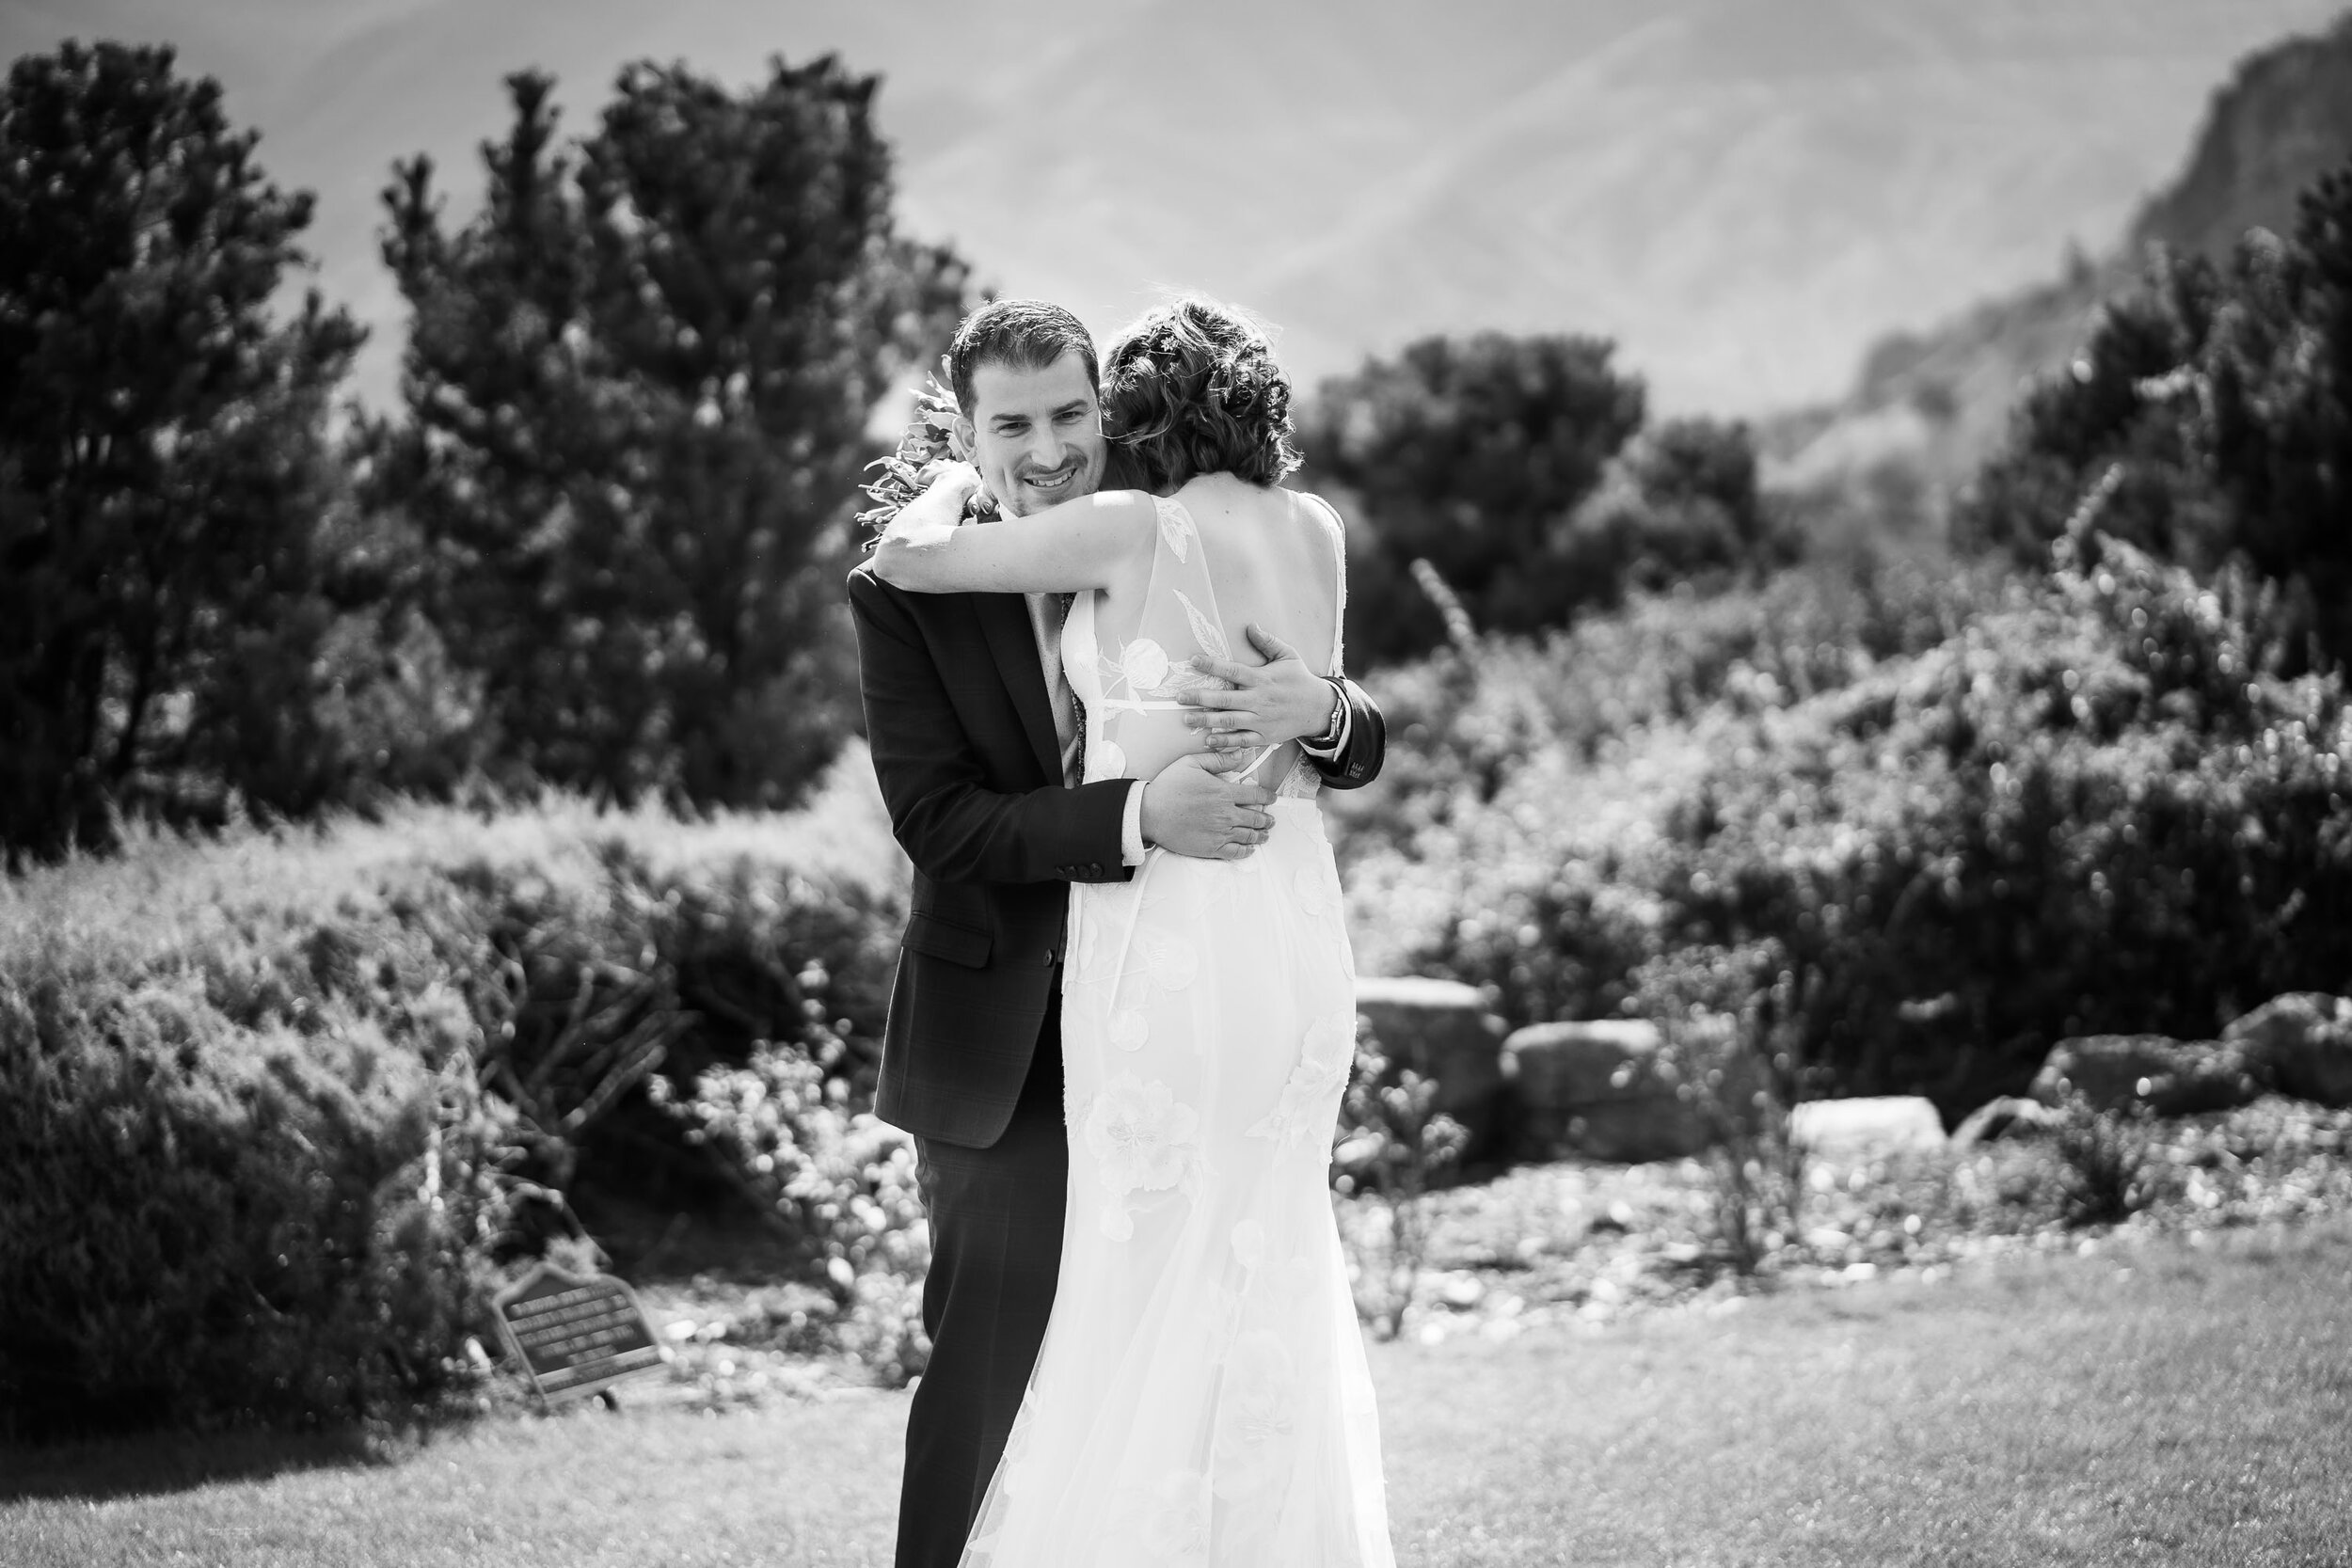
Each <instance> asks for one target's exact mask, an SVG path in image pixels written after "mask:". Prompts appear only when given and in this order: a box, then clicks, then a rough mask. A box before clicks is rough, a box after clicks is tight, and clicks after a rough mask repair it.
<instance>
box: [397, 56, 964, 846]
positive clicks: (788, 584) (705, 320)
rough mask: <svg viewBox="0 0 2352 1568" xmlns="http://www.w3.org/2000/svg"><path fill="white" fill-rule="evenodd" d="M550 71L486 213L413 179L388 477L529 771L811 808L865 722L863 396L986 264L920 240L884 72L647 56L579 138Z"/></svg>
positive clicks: (866, 399)
mask: <svg viewBox="0 0 2352 1568" xmlns="http://www.w3.org/2000/svg"><path fill="white" fill-rule="evenodd" d="M552 86H553V84H552V83H551V82H550V81H549V79H548V78H547V77H545V76H543V75H538V74H534V73H529V72H526V73H520V74H517V75H515V76H512V77H510V78H509V79H508V87H509V90H510V93H511V96H512V101H513V105H514V120H513V125H512V128H511V129H510V131H509V133H508V134H507V135H506V137H505V139H504V140H503V141H501V142H498V143H493V144H485V146H484V148H483V158H484V162H485V168H486V171H487V174H488V181H487V186H488V198H487V200H486V202H485V207H484V209H483V211H482V212H481V214H479V215H478V216H476V217H475V218H474V219H473V220H472V221H470V222H469V223H468V224H466V225H465V226H463V227H462V228H459V229H456V230H454V231H452V230H449V229H448V228H447V227H446V226H445V224H444V222H443V215H442V212H441V207H440V204H439V201H438V199H437V197H436V195H435V191H434V186H433V180H432V176H433V171H432V167H431V165H430V163H429V161H427V160H425V159H423V158H421V157H420V158H417V159H413V160H410V161H408V162H406V163H405V164H403V165H401V166H398V167H397V169H396V171H395V182H394V183H393V185H392V186H391V188H390V189H389V190H388V191H387V193H386V203H387V207H388V210H389V219H390V221H389V226H388V229H387V231H386V234H385V241H384V253H385V258H386V260H387V261H388V262H389V265H390V266H391V268H392V270H393V272H394V274H395V275H396V276H397V277H398V278H399V281H400V286H401V289H402V292H403V293H405V295H406V297H407V299H408V301H409V303H410V305H411V306H412V307H413V309H414V321H415V325H414V330H413V336H412V338H411V340H410V344H409V349H408V354H407V358H406V362H405V373H404V378H403V401H404V404H405V420H404V422H403V423H402V424H401V425H399V426H398V427H388V428H386V429H384V430H382V431H379V432H378V433H377V447H378V458H377V462H376V465H375V467H376V471H377V484H378V493H379V494H380V495H381V496H382V497H383V498H385V499H387V500H388V501H389V502H390V503H391V504H393V505H395V506H397V507H398V508H399V509H401V510H402V511H403V512H405V514H406V515H407V516H408V517H409V519H410V520H411V521H412V522H413V523H414V525H415V526H416V527H417V528H418V530H419V531H421V534H422V536H423V538H424V539H425V540H426V542H427V546H428V548H429V550H430V551H431V554H432V566H431V569H430V573H429V576H430V579H431V584H432V586H431V589H430V594H431V597H432V613H433V615H434V618H435V619H436V621H437V624H438V625H439V626H440V628H441V631H442V634H443V636H444V637H445V638H446V639H447V641H448V642H449V645H450V647H451V649H452V652H453V656H454V657H456V658H457V660H458V661H459V662H460V663H462V664H464V665H466V666H468V667H469V668H470V669H472V670H474V671H476V672H478V673H480V675H481V677H482V679H483V682H484V684H485V702H486V704H487V705H488V708H489V713H490V719H491V721H492V722H493V723H494V724H495V726H496V728H497V731H498V736H499V738H498V745H499V748H500V751H501V754H502V756H503V757H504V758H505V759H506V761H507V762H508V763H509V764H510V765H511V766H512V767H513V768H516V769H517V770H520V771H526V772H528V773H529V774H531V775H532V776H536V777H539V778H543V779H548V780H553V781H558V782H562V783H565V784H573V785H577V786H581V787H587V788H591V789H595V790H597V791H601V792H605V793H609V794H612V795H614V796H618V797H620V798H624V799H628V798H633V797H636V796H639V795H642V794H644V793H646V792H649V791H652V792H660V793H663V794H669V795H675V796H679V797H683V798H685V799H687V800H696V801H713V802H730V803H745V804H766V805H777V804H783V803H785V802H787V801H788V800H790V799H791V798H792V796H793V794H794V793H795V792H796V791H797V790H798V789H799V788H800V787H801V785H802V784H804V783H805V782H806V780H807V779H808V778H809V777H810V776H811V775H812V774H813V772H814V771H815V768H816V767H817V766H818V764H820V763H821V762H822V761H823V760H824V758H825V757H826V756H827V755H828V754H829V753H830V751H831V749H832V747H833V745H834V743H835V742H836V741H837V738H838V736H839V735H840V734H841V733H842V732H843V731H844V729H845V728H846V727H847V726H848V724H849V722H850V714H849V711H848V708H847V704H848V703H849V702H850V700H851V698H852V694H853V689H854V681H853V679H852V677H851V674H850V667H849V665H848V664H847V662H846V655H845V647H846V644H845V643H844V642H843V641H842V639H841V637H840V634H839V628H838V626H837V624H836V623H837V622H838V619H839V609H838V604H839V597H840V594H839V582H838V575H839V572H840V570H841V569H842V568H843V567H844V566H845V565H846V562H847V551H848V549H849V548H850V528H849V513H850V502H851V501H852V500H853V499H854V494H855V489H854V487H855V481H856V477H857V472H858V469H859V467H861V465H862V464H863V463H864V461H865V460H866V457H867V456H868V455H869V453H868V452H867V451H866V443H865V439H864V435H863V431H864V426H865V422H866V417H867V411H868V409H869V408H870V407H871V406H872V405H873V404H874V403H875V402H876V400H877V399H878V398H879V397H880V396H881V395H882V392H883V391H884V390H885V389H886V387H887V384H888V381H889V378H890V377H891V376H892V375H893V374H895V373H899V372H903V371H904V370H905V369H906V368H907V367H909V366H910V365H911V364H913V363H914V362H915V361H916V360H917V358H918V357H920V356H922V355H924V354H925V353H926V352H927V351H929V350H930V349H931V348H932V347H933V346H935V344H936V343H937V342H938V341H940V340H941V339H944V337H945V336H946V328H947V326H948V325H950V324H951V322H952V320H953V318H954V315H955V313H956V311H957V310H958V309H959V308H960V307H961V304H962V303H963V299H964V292H965V284H964V269H963V267H962V264H961V262H959V261H957V260H956V259H955V258H954V257H952V256H951V255H949V254H947V253H946V251H944V250H937V249H929V248H925V247H920V246H917V245H912V244H910V243H908V242H906V241H904V240H901V239H899V238H898V237H897V236H896V234H895V233H894V231H893V227H892V218H891V213H890V197H891V185H890V173H889V150H888V148H887V146H886V144H885V143H884V142H883V140H882V136H881V135H880V133H879V132H878V131H877V129H876V128H875V126H874V123H873V118H872V100H873V94H874V90H875V87H876V83H875V81H874V79H873V78H870V77H857V76H853V75H850V74H849V73H848V72H846V71H843V70H842V69H841V68H840V67H839V66H838V65H837V64H836V63H835V62H834V61H833V60H832V59H831V58H825V59H820V60H818V61H816V62H815V63H813V64H810V65H807V66H803V67H798V68H792V67H787V66H786V65H785V64H784V63H783V62H782V61H781V60H777V61H774V62H771V71H770V73H769V77H768V79H767V81H766V82H765V83H764V84H761V85H759V86H756V87H753V88H751V89H749V90H748V91H745V92H742V93H739V94H738V93H730V92H728V91H726V90H725V89H723V88H722V87H719V86H717V85H715V84H713V83H711V82H709V81H707V80H705V79H703V78H701V77H698V76H696V75H694V74H692V73H691V72H690V71H687V70H686V69H685V68H684V67H682V66H678V67H668V68H660V67H655V66H652V65H635V66H631V67H629V68H628V69H627V70H625V71H622V72H621V74H620V76H619V79H618V81H617V83H616V85H615V89H614V97H613V99H612V102H611V103H610V104H609V105H608V106H607V107H606V109H605V111H604V114H603V117H602V120H601V123H600V124H599V126H598V127H597V129H596V132H595V134H594V135H590V136H588V137H586V138H585V139H584V140H582V141H580V142H579V143H578V144H575V145H571V146H566V145H564V143H562V142H561V141H560V139H559V135H558V129H557V121H556V111H555V108H554V105H553V102H552V96H551V94H552Z"/></svg>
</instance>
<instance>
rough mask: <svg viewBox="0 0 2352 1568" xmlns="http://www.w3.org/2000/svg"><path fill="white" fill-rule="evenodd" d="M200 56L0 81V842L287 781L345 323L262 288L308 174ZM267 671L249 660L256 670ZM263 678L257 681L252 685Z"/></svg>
mask: <svg viewBox="0 0 2352 1568" xmlns="http://www.w3.org/2000/svg"><path fill="white" fill-rule="evenodd" d="M255 141H256V137H255V136H254V135H253V134H252V133H251V132H237V131H234V130H232V129H231V128H230V124H229V122H228V120H227V119H226V117H225V115H224V114H223V112H222V107H221V93H220V87H219V86H218V84H216V83H215V82H213V81H211V80H209V79H199V80H195V81H190V80H186V79H184V78H182V77H180V76H179V75H177V74H176V73H175V71H174V69H173V56H172V53H171V51H170V50H168V49H164V48H130V47H126V46H123V45H119V44H112V43H102V44H99V45H97V46H95V47H86V46H84V45H81V44H77V43H71V42H69V43H67V44H65V45H64V46H63V47H61V48H60V49H58V50H57V51H56V53H54V54H46V55H27V56H25V57H24V58H22V59H20V60H18V61H17V62H16V63H15V65H14V66H13V67H11V68H10V70H9V72H8V81H7V85H6V87H5V88H0V733H4V734H5V736H6V743H5V744H4V745H0V843H5V844H6V845H7V846H8V848H9V850H10V853H11V855H12V856H13V855H15V854H19V853H22V852H24V851H28V850H29V851H32V852H36V853H45V852H53V851H55V850H56V849H58V848H60V847H63V846H64V845H66V844H67V843H68V842H70V841H72V840H75V839H79V840H80V841H82V842H85V843H94V842H103V839H104V837H105V835H106V832H107V822H108V814H109V811H110V809H112V808H114V807H118V806H133V805H138V806H156V807H159V808H161V809H164V810H167V811H183V810H193V811H199V812H217V811H219V810H221V809H223V807H224V805H225V800H226V797H227V796H228V795H229V794H230V792H235V793H240V794H244V795H246V796H248V797H250V798H252V799H255V800H258V801H260V802H261V803H263V804H269V805H276V806H279V807H282V808H285V809H299V808H300V807H302V806H303V805H305V804H306V803H308V801H309V800H310V799H312V798H314V797H315V794H316V792H317V790H318V789H319V787H320V786H321V785H320V781H319V780H318V779H316V778H315V777H314V776H313V775H312V774H311V773H310V772H309V771H308V770H307V769H306V768H303V767H302V766H300V763H299V753H300V752H302V750H303V747H302V746H301V744H300V743H299V741H298V740H297V739H294V738H292V729H294V728H298V727H299V726H300V725H301V724H303V723H305V722H307V717H306V716H307V714H308V712H309V705H308V702H307V693H306V692H305V690H304V689H303V681H304V676H303V673H302V672H303V670H304V668H305V662H306V660H305V652H304V648H303V646H302V641H303V639H304V638H305V637H306V636H310V635H313V634H315V633H316V631H317V630H318V628H319V626H321V625H322V624H323V618H322V616H321V615H320V614H319V613H318V605H317V601H316V586H317V578H318V575H319V571H320V564H319V562H318V559H317V549H316V546H317V540H316V533H315V530H316V524H317V521H318V517H319V514H320V511H321V507H322V504H323V502H322V496H323V494H324V492H325V491H326V489H328V488H329V487H331V485H332V483H333V481H334V477H335V470H334V463H333V459H332V455H331V453H330V451H329V450H328V447H327V443H326V404H327V400H328V398H329V397H330V396H331V394H332V392H333V389H334V388H335V387H336V385H337V383H338V382H339V381H340V379H341V377H342V374H343V373H344V371H345V370H346V368H347V366H348V363H349V360H350V357H351V355H352V354H353V352H354V351H355V349H356V348H357V347H358V342H359V341H360V333H359V330H358V328H357V327H356V326H354V325H352V323H351V322H350V320H349V319H348V318H347V317H346V316H344V315H343V314H342V312H341V311H330V310H328V309H326V308H325V307H324V306H322V305H321V304H320V302H319V299H318V296H317V294H316V293H315V292H313V293H311V294H310V297H309V299H308V301H307V303H306V304H305V305H304V307H303V308H302V309H301V311H300V312H299V314H297V315H296V316H295V317H294V319H293V320H291V321H286V322H282V323H281V322H279V321H278V320H276V319H274V318H273V316H272V314H271V312H270V309H269V301H270V299H271V296H272V295H273V294H274V293H276V292H277V290H278V286H279V283H280V281H281V279H282V278H283V277H284V276H285V274H286V272H287V270H288V269H289V268H294V267H298V266H301V265H303V264H305V261H306V258H305V257H304V254H303V252H302V251H301V249H300V248H299V246H298V245H297V244H296V240H297V237H298V236H299V235H300V233H301V231H302V230H303V229H304V228H305V227H306V226H307V225H308V224H309V222H310V197H309V196H308V195H307V194H302V193H296V194H294V195H286V194H283V193H281V192H279V191H278V189H277V187H275V186H274V185H272V184H270V183H269V182H268V181H267V180H266V179H265V177H264V176H263V174H262V169H261V167H260V166H259V165H258V164H257V163H256V162H255V159H254V146H255ZM260 677H265V678H260ZM262 690H266V691H269V692H271V693H273V694H274V696H275V699H276V700H274V701H272V702H268V703H263V704H261V705H257V704H256V703H255V701H254V698H255V695H256V693H257V691H262Z"/></svg>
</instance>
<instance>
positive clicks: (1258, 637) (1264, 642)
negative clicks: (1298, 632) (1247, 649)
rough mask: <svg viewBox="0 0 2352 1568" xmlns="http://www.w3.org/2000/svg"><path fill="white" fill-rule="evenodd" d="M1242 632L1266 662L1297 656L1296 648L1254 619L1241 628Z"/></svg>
mask: <svg viewBox="0 0 2352 1568" xmlns="http://www.w3.org/2000/svg"><path fill="white" fill-rule="evenodd" d="M1242 633H1243V635H1244V636H1246V637H1248V639H1249V645H1250V646H1251V647H1253V648H1255V649H1257V650H1258V652H1260V653H1262V654H1263V655H1265V661H1266V662H1267V663H1268V664H1274V663H1278V662H1279V661H1280V660H1282V659H1286V658H1296V657H1298V650H1297V649H1296V648H1294V647H1292V646H1291V645H1290V644H1289V643H1287V642H1285V641H1282V640H1281V639H1280V638H1279V637H1277V636H1275V635H1274V634H1273V633H1272V632H1270V631H1268V630H1266V629H1265V628H1264V627H1263V626H1260V625H1258V623H1257V622H1255V621H1252V622H1250V623H1249V625H1248V626H1244V627H1243V628H1242Z"/></svg>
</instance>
